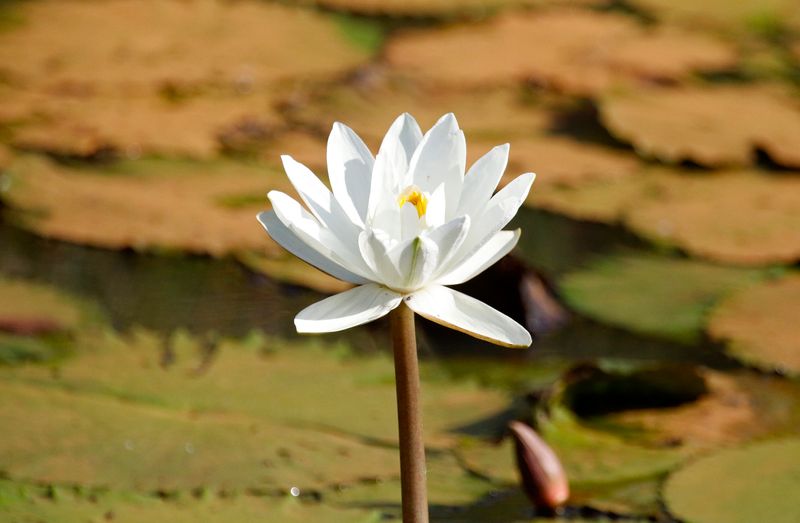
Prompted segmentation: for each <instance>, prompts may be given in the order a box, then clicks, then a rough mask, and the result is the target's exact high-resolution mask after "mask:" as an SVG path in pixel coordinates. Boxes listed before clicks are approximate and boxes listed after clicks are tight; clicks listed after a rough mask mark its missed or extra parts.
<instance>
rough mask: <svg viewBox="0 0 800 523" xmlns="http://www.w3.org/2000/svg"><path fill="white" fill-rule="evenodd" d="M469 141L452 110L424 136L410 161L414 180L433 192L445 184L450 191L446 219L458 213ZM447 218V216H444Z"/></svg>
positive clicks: (413, 181)
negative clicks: (466, 139)
mask: <svg viewBox="0 0 800 523" xmlns="http://www.w3.org/2000/svg"><path fill="white" fill-rule="evenodd" d="M466 161H467V145H466V142H465V140H464V133H463V132H462V131H461V130H460V129H459V128H458V122H457V121H456V117H455V116H453V114H452V113H450V114H446V115H444V116H443V117H442V118H441V119H439V121H438V122H436V125H434V126H433V127H432V128H431V129H430V130H429V131H428V132H427V133H426V134H425V136H424V137H423V138H422V143H420V144H419V147H417V150H416V151H415V152H414V156H413V157H412V158H411V164H410V165H409V175H410V177H411V180H410V181H409V183H413V184H415V185H417V186H419V187H420V188H421V189H422V190H423V191H425V192H428V193H432V192H433V191H434V190H436V188H437V187H439V186H440V185H441V184H444V186H445V193H446V194H447V210H446V212H445V220H447V219H449V218H451V217H453V216H454V215H455V211H456V208H457V206H458V201H457V200H458V195H459V194H461V185H462V183H463V182H464V167H465V165H466ZM443 221H444V220H443Z"/></svg>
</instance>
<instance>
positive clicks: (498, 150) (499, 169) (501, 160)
mask: <svg viewBox="0 0 800 523" xmlns="http://www.w3.org/2000/svg"><path fill="white" fill-rule="evenodd" d="M508 150H509V145H508V144H505V145H498V146H497V147H495V148H494V149H492V150H491V151H489V152H488V153H486V154H485V155H483V156H482V157H481V158H480V159H479V160H478V161H477V162H475V163H474V164H473V165H472V167H470V169H469V172H467V175H466V176H465V177H464V188H463V189H462V190H461V199H460V201H459V202H458V211H457V212H456V214H458V215H462V214H473V213H478V212H480V211H481V210H483V208H484V206H485V205H486V202H488V201H489V198H491V197H492V193H494V190H495V189H496V188H497V184H498V183H500V178H501V177H502V176H503V172H505V170H506V165H507V164H508Z"/></svg>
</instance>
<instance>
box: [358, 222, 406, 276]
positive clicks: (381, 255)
mask: <svg viewBox="0 0 800 523" xmlns="http://www.w3.org/2000/svg"><path fill="white" fill-rule="evenodd" d="M358 244H359V247H360V249H361V255H362V256H363V257H364V261H365V262H367V265H369V268H370V269H372V271H373V272H374V273H375V276H376V277H377V278H376V279H377V281H379V282H381V283H384V284H386V285H387V286H390V287H393V286H396V285H399V283H400V274H399V273H398V272H397V267H395V266H394V264H393V263H392V262H391V259H390V258H389V255H388V252H389V250H390V249H391V248H392V244H391V238H389V236H388V235H387V234H386V233H384V232H383V231H380V230H371V231H364V232H362V233H361V235H360V236H359V238H358Z"/></svg>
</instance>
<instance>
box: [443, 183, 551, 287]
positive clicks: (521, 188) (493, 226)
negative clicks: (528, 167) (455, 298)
mask: <svg viewBox="0 0 800 523" xmlns="http://www.w3.org/2000/svg"><path fill="white" fill-rule="evenodd" d="M535 178H536V175H535V174H533V173H527V174H523V175H521V176H518V177H517V178H516V179H515V180H514V181H512V182H511V183H509V184H508V185H506V186H505V187H503V188H502V189H501V190H500V192H498V193H497V194H495V195H494V196H493V197H492V199H491V200H489V203H488V204H486V208H485V209H484V211H483V212H482V213H480V214H478V215H477V216H473V217H472V223H473V225H472V228H471V230H470V233H469V237H468V238H467V239H466V241H464V244H463V246H462V247H461V250H460V252H459V253H458V254H457V255H456V256H454V257H453V259H452V261H451V264H450V265H449V266H448V267H444V268H443V270H444V272H449V271H450V270H451V269H452V268H454V267H455V266H456V264H459V263H461V262H462V261H463V260H466V259H467V258H470V257H472V256H473V255H474V254H475V253H476V252H477V251H478V249H480V248H481V247H483V245H484V244H486V243H487V242H488V241H489V240H491V239H492V237H493V236H494V235H495V233H497V232H498V231H499V230H500V229H502V228H503V227H505V226H506V224H507V223H508V222H509V221H511V218H513V217H514V215H515V214H517V211H518V210H519V207H520V205H522V202H524V201H525V198H526V197H527V196H528V192H529V191H530V189H531V184H532V183H533V180H534V179H535Z"/></svg>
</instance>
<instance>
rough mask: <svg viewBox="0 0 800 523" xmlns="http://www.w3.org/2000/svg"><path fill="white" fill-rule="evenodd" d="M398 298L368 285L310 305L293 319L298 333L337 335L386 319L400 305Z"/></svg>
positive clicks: (378, 286)
mask: <svg viewBox="0 0 800 523" xmlns="http://www.w3.org/2000/svg"><path fill="white" fill-rule="evenodd" d="M400 300H401V297H400V295H399V294H397V293H395V292H392V291H390V290H389V289H387V288H385V287H381V286H380V285H378V284H375V283H368V284H367V285H362V286H360V287H356V288H355V289H350V290H349V291H345V292H342V293H339V294H335V295H333V296H331V297H330V298H325V299H324V300H322V301H318V302H317V303H315V304H313V305H310V306H308V307H306V308H305V309H303V310H302V311H300V313H299V314H298V315H297V316H295V318H294V326H295V327H296V328H297V332H301V333H319V332H337V331H341V330H344V329H349V328H350V327H355V326H356V325H361V324H362V323H367V322H369V321H372V320H377V319H378V318H380V317H382V316H385V315H386V314H388V313H389V311H391V310H392V309H394V308H395V307H397V306H398V305H399V304H400Z"/></svg>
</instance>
